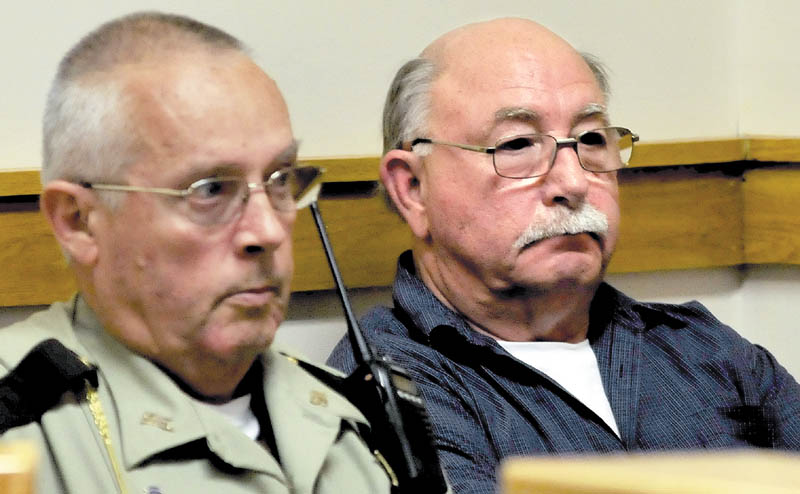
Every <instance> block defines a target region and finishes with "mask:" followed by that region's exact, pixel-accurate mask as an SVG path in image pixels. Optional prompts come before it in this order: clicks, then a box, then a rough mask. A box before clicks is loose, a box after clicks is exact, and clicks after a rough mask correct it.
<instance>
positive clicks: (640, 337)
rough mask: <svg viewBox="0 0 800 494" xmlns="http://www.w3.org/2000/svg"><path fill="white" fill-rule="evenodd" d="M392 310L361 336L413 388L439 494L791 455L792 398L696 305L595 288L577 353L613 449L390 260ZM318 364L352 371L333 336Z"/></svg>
mask: <svg viewBox="0 0 800 494" xmlns="http://www.w3.org/2000/svg"><path fill="white" fill-rule="evenodd" d="M394 304H395V307H394V308H392V309H390V308H387V307H376V308H373V309H372V310H371V311H370V312H369V313H368V314H367V315H366V316H365V317H364V318H363V319H362V321H361V323H360V324H361V327H362V330H363V331H364V332H365V334H366V337H367V339H368V340H369V342H370V343H371V344H372V345H373V347H375V348H376V349H377V350H378V352H380V353H382V354H385V355H389V356H390V357H392V359H394V360H395V361H396V362H397V363H398V364H400V365H401V366H403V367H405V368H406V369H407V370H408V371H409V373H410V374H411V375H412V377H413V378H414V379H415V381H416V382H417V383H418V385H419V387H420V390H421V393H422V394H423V397H424V398H425V400H426V404H427V407H428V411H429V412H430V415H431V420H432V422H433V429H434V433H435V435H436V445H437V447H438V449H439V455H440V458H441V460H442V464H443V466H444V467H445V470H446V472H447V475H448V478H449V481H450V484H451V485H452V487H453V492H456V493H476V494H477V493H480V494H486V493H491V492H493V491H494V490H495V488H496V469H497V467H498V466H499V464H500V462H501V460H502V459H503V458H505V457H507V456H515V455H541V454H569V453H583V452H594V453H598V452H599V453H613V452H626V451H638V450H669V449H701V448H738V447H748V446H760V447H773V448H781V449H791V450H800V385H798V383H797V381H795V380H794V379H793V378H792V376H790V375H789V374H788V372H787V371H786V370H785V369H784V368H783V367H781V366H780V365H779V364H778V363H777V362H776V361H775V358H774V357H773V356H772V355H771V354H770V353H769V352H768V351H767V350H765V349H764V348H762V347H759V346H758V345H753V344H751V343H749V342H748V341H746V340H745V339H744V338H742V337H741V336H739V335H738V334H736V333H735V332H734V331H733V330H732V329H730V328H729V327H727V326H725V325H724V324H722V323H720V322H719V321H718V320H717V319H716V318H714V316H712V315H711V313H709V312H708V310H706V309H705V308H704V307H703V306H702V305H701V304H699V303H697V302H692V303H688V304H684V305H667V304H650V303H640V302H636V301H635V300H632V299H630V298H628V297H626V296H625V295H623V294H622V293H620V292H618V291H617V290H615V289H613V288H612V287H611V286H609V285H607V284H602V285H601V286H600V288H599V289H598V292H597V294H596V295H595V298H594V300H593V302H592V309H591V314H590V321H591V323H590V328H589V342H590V343H591V346H592V349H593V350H594V353H595V355H596V356H597V363H598V365H599V367H600V375H601V377H602V380H603V386H604V388H605V392H606V396H608V400H609V402H610V403H611V409H612V410H613V412H614V418H615V419H616V422H617V424H618V426H619V431H620V435H621V438H620V437H617V435H616V434H615V433H614V432H613V431H612V430H611V429H610V428H609V427H608V426H607V425H606V424H605V423H604V422H603V420H602V419H601V418H600V417H598V416H597V415H596V414H595V413H594V412H592V411H591V410H590V409H589V408H587V407H586V406H584V405H583V404H582V403H581V402H579V401H578V400H576V399H575V398H574V397H573V396H572V395H570V394H569V393H568V392H567V391H565V390H564V389H563V388H562V387H561V386H559V385H558V384H557V383H555V382H554V381H552V380H551V379H550V378H548V377H547V376H546V375H544V374H542V373H540V372H538V371H537V370H536V369H534V368H532V367H530V366H528V365H526V364H524V363H523V362H521V361H519V360H517V359H515V358H514V357H512V356H511V355H510V354H508V352H506V351H505V350H504V349H503V348H501V347H500V346H499V345H498V344H497V343H496V342H495V341H494V339H492V338H490V337H488V336H486V335H483V334H481V333H477V332H475V331H473V330H471V329H470V328H469V327H468V325H467V323H466V321H465V320H464V319H463V318H462V317H461V316H459V315H458V314H456V313H455V312H453V311H451V310H450V309H448V308H447V307H445V306H444V305H443V304H442V303H441V302H440V301H439V300H438V299H437V298H436V297H435V296H434V295H433V294H432V293H431V292H430V290H428V289H427V288H426V287H425V285H424V284H423V283H422V281H421V280H420V279H419V278H418V277H417V276H416V275H415V272H414V264H413V260H412V257H411V253H410V252H406V253H404V254H403V255H402V256H400V260H399V262H398V270H397V277H396V279H395V283H394ZM328 363H329V364H331V365H333V366H335V367H338V368H340V369H342V370H344V371H345V372H350V371H352V370H353V368H354V366H355V362H354V360H353V357H352V351H351V349H350V344H349V341H348V340H347V339H346V337H345V338H344V339H343V340H342V341H340V342H339V344H338V345H337V346H336V348H335V349H334V351H333V353H332V354H331V356H330V358H329V360H328Z"/></svg>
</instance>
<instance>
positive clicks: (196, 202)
mask: <svg viewBox="0 0 800 494" xmlns="http://www.w3.org/2000/svg"><path fill="white" fill-rule="evenodd" d="M318 175H319V171H318V170H317V169H316V168H313V167H298V168H291V169H288V170H279V171H276V172H275V173H273V174H272V175H271V176H270V177H269V179H268V180H266V181H264V182H263V183H261V184H249V183H247V182H246V181H245V180H243V179H241V178H237V177H219V178H208V179H204V180H200V181H199V182H195V183H194V184H192V185H191V186H190V187H189V194H188V195H187V196H186V205H187V207H188V214H189V215H190V217H191V219H192V221H194V222H196V223H199V224H204V225H213V224H221V223H226V222H228V221H231V220H232V219H233V218H234V217H235V216H237V215H238V214H239V213H240V212H241V210H242V209H243V208H244V205H245V203H246V202H247V199H248V197H249V196H250V193H251V189H258V188H260V187H259V186H263V188H264V191H265V193H266V194H267V197H268V198H269V201H270V204H271V205H272V208H273V209H274V210H275V211H277V212H282V213H287V212H292V211H294V210H295V209H296V206H297V199H298V198H299V197H300V196H301V195H302V194H303V192H305V191H306V190H307V189H308V186H309V185H310V184H311V183H312V182H313V181H314V179H315V178H316V177H317V176H318Z"/></svg>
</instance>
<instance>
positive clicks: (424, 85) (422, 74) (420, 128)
mask: <svg viewBox="0 0 800 494" xmlns="http://www.w3.org/2000/svg"><path fill="white" fill-rule="evenodd" d="M581 57H582V58H583V60H584V61H585V62H586V64H587V65H588V66H589V69H591V71H592V74H594V77H595V79H596V80H597V85H598V86H599V87H600V90H601V91H603V95H604V96H605V99H606V100H608V98H609V96H610V88H609V83H608V72H607V71H606V68H605V66H604V65H603V64H602V63H601V62H600V61H599V60H598V59H597V57H595V56H593V55H590V54H588V53H581ZM436 73H437V69H436V65H435V64H434V62H433V61H432V60H429V59H426V58H415V59H413V60H410V61H408V62H406V63H405V64H403V66H402V67H400V70H398V71H397V74H395V77H394V80H393V81H392V85H391V86H390V87H389V92H388V94H387V95H386V103H385V104H384V107H383V153H384V154H386V153H387V152H389V151H390V150H392V149H395V148H397V147H398V144H399V143H401V142H403V141H408V140H410V139H414V138H416V137H420V136H423V135H425V136H426V134H427V124H428V116H429V113H430V89H431V84H433V80H434V78H435V77H436ZM420 154H423V153H420Z"/></svg>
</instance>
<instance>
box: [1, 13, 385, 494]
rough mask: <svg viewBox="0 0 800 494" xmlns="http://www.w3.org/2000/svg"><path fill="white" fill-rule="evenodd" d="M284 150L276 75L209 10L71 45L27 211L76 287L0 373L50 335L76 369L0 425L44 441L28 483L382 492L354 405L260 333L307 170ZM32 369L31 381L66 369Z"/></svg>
mask: <svg viewBox="0 0 800 494" xmlns="http://www.w3.org/2000/svg"><path fill="white" fill-rule="evenodd" d="M296 154H297V144H296V141H295V139H294V137H293V134H292V129H291V125H290V122H289V116H288V113H287V109H286V105H285V103H284V100H283V98H282V96H281V94H280V92H279V91H278V89H277V87H276V85H275V83H274V82H273V81H272V80H271V79H270V78H269V77H268V76H267V75H266V74H265V73H264V72H263V71H262V70H261V69H260V68H259V67H257V66H256V65H255V63H254V62H253V61H252V60H251V59H250V58H249V57H248V56H247V55H246V54H245V53H244V50H243V48H242V46H241V45H240V43H239V42H238V41H237V40H236V39H234V38H232V37H231V36H229V35H228V34H226V33H224V32H221V31H219V30H217V29H215V28H213V27H210V26H207V25H204V24H201V23H198V22H195V21H193V20H191V19H187V18H183V17H178V16H171V15H162V14H154V13H146V14H135V15H132V16H127V17H124V18H121V19H118V20H115V21H112V22H110V23H108V24H106V25H103V26H101V27H100V28H98V29H97V30H96V31H94V32H92V33H91V34H89V35H88V36H87V37H86V38H84V39H83V40H81V41H80V43H78V45H77V46H75V47H74V48H73V49H72V50H71V51H70V52H69V53H68V54H67V55H66V57H65V58H64V59H63V61H62V62H61V65H60V67H59V70H58V74H57V76H56V79H55V81H54V83H53V86H52V89H51V91H50V96H49V99H48V102H47V110H46V114H45V118H44V164H43V170H42V181H43V184H44V189H43V193H42V196H41V209H42V211H43V213H44V214H45V216H46V217H47V219H48V221H49V222H50V224H51V226H52V229H53V232H54V233H55V236H56V238H57V239H58V242H59V243H60V245H61V248H62V249H63V251H64V253H65V255H66V256H67V258H68V260H69V263H70V266H71V269H72V270H73V272H74V274H75V279H76V281H77V286H78V294H77V295H76V296H75V297H74V298H73V299H72V300H71V301H68V302H65V303H57V304H54V305H53V306H51V307H50V308H49V309H48V310H47V311H44V312H41V313H38V314H35V315H33V316H31V317H30V318H29V319H28V320H26V321H23V322H21V323H18V324H15V325H13V326H11V327H8V328H5V329H3V330H0V375H3V374H6V373H8V372H20V373H21V374H24V367H25V366H24V365H22V366H20V365H19V363H20V361H23V360H24V358H25V357H26V355H29V354H31V353H30V352H31V351H32V349H34V347H37V344H39V343H40V342H43V341H45V340H48V339H51V338H54V339H55V340H57V341H58V342H60V343H61V344H63V346H65V347H66V348H67V349H69V350H70V351H71V352H74V353H75V354H77V355H78V356H79V357H80V358H81V359H82V360H83V362H84V363H81V361H79V360H76V362H77V365H78V367H81V366H82V368H85V369H89V371H88V372H87V373H86V377H85V378H81V385H80V386H77V387H76V386H74V383H71V384H68V385H67V386H66V387H67V388H69V389H68V390H66V391H64V392H63V394H59V395H58V396H57V397H56V398H57V399H56V401H55V402H54V403H50V404H47V406H45V407H43V410H40V411H39V412H37V413H36V414H34V415H33V416H32V417H31V418H30V420H28V421H27V423H25V421H22V422H20V423H18V424H12V425H11V426H9V427H7V429H8V430H7V432H6V433H5V434H4V435H3V436H2V439H4V440H5V439H11V438H30V439H32V440H34V441H35V442H36V443H37V444H38V446H39V447H40V449H41V453H42V464H41V468H40V470H39V472H38V479H39V492H42V493H55V492H59V493H61V492H65V493H80V494H87V493H103V494H108V493H112V492H127V493H150V494H156V493H163V494H167V493H187V492H191V493H201V492H209V493H210V492H213V493H221V492H224V493H236V492H259V493H266V492H269V493H280V492H287V493H288V492H292V493H295V492H297V493H300V492H303V493H312V492H313V493H336V494H339V493H369V494H375V493H381V492H389V485H390V476H389V475H388V474H387V471H386V470H385V469H384V467H383V466H382V463H381V462H380V461H379V460H378V459H376V457H375V456H373V454H372V453H371V452H370V449H369V448H368V447H367V445H366V443H365V442H364V439H363V438H362V436H361V435H359V432H360V431H363V430H365V427H366V421H365V420H364V418H363V416H362V415H361V413H359V411H358V410H357V409H356V408H354V407H353V406H352V405H351V404H350V403H349V402H348V401H347V400H345V399H344V398H343V397H341V396H340V395H339V394H337V393H336V392H335V391H334V390H332V389H330V388H328V387H327V386H326V385H324V384H323V383H322V382H320V381H318V380H317V379H315V378H314V377H312V376H311V375H310V374H308V373H307V372H306V371H305V370H303V368H301V367H300V366H298V365H297V364H296V361H295V360H294V359H292V358H290V357H287V356H286V354H284V353H282V352H279V351H278V350H276V349H275V348H274V346H272V345H271V344H272V340H273V337H274V336H275V331H276V330H277V328H278V325H279V324H280V323H281V321H282V319H283V317H284V313H285V310H286V304H287V301H288V298H289V284H290V280H291V277H292V271H293V260H292V245H291V232H292V227H293V225H294V222H295V216H296V205H297V201H298V198H299V196H300V194H301V193H302V192H303V191H304V189H305V187H306V186H307V185H308V183H309V180H310V179H311V178H313V176H314V175H315V171H314V170H309V169H308V168H302V167H299V166H298V165H297V164H296V162H295V160H296ZM51 343H52V342H51ZM46 345H47V344H46ZM46 345H45V346H46ZM37 352H40V353H41V347H37V350H33V354H36V353H37ZM44 353H46V352H44ZM54 360H55V367H56V368H59V366H61V364H62V363H63V362H62V360H63V359H61V358H60V357H58V358H55V359H54ZM84 364H86V365H88V367H87V366H86V365H84ZM66 367H69V366H66ZM45 368H48V369H49V367H48V366H41V365H39V364H37V368H36V369H35V372H33V375H34V377H35V376H38V375H39V374H42V373H44V374H46V373H48V372H50V373H53V378H50V377H45V378H41V376H40V377H39V378H40V380H41V381H42V382H40V383H38V384H37V385H36V387H37V389H31V391H32V393H30V394H31V395H33V396H34V397H36V396H38V395H39V394H40V391H41V390H42V389H44V388H47V387H58V386H61V376H60V373H61V372H62V371H61V370H58V371H53V370H52V369H50V370H46V369H45ZM64 372H67V373H68V372H71V371H70V370H69V369H67V370H65V371H64ZM80 375H81V374H80V373H79V377H80ZM23 381H24V379H23ZM8 382H15V383H16V382H18V380H16V379H11V380H8ZM51 385H52V386H51ZM21 387H22V391H23V394H24V392H25V390H26V388H25V386H21ZM30 387H31V386H29V388H30ZM38 388H41V389H38ZM51 391H52V390H51ZM41 392H42V394H44V392H43V391H41ZM23 401H24V400H23ZM7 403H8V400H6V404H7ZM20 403H22V402H20ZM18 408H19V409H20V410H21V409H24V408H25V407H24V406H22V405H20V406H19V407H18ZM6 409H7V410H11V411H12V412H13V411H15V410H14V409H15V407H14V406H8V407H7V408H6ZM17 411H19V410H17Z"/></svg>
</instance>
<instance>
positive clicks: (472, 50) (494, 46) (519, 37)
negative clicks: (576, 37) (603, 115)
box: [383, 18, 609, 153]
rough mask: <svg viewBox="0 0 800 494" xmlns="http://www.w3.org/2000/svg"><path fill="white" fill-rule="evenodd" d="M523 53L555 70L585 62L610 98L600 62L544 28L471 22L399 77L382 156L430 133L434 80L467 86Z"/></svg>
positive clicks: (519, 22) (511, 21) (524, 22)
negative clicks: (449, 78) (454, 79)
mask: <svg viewBox="0 0 800 494" xmlns="http://www.w3.org/2000/svg"><path fill="white" fill-rule="evenodd" d="M520 52H523V53H526V55H528V56H531V57H538V58H542V59H543V60H542V62H541V65H542V66H544V67H550V68H551V70H558V68H559V66H560V65H561V64H563V63H566V62H568V60H566V59H565V58H567V59H572V60H573V61H575V62H576V63H578V64H585V66H586V67H587V68H588V70H590V71H591V72H592V74H593V75H594V78H595V80H596V81H597V84H598V86H599V87H600V89H601V90H602V91H603V93H604V94H605V95H606V97H607V96H608V94H609V86H608V79H607V75H606V71H605V68H604V67H603V66H602V65H601V64H600V62H599V61H598V60H596V59H595V58H594V57H593V56H591V55H588V54H585V53H579V52H577V51H576V50H575V49H574V48H573V47H572V46H571V45H570V44H569V43H567V42H566V41H565V40H564V39H562V38H561V37H559V36H558V35H556V34H555V33H553V32H552V31H550V30H548V29H547V28H545V27H544V26H542V25H541V24H538V23H536V22H533V21H531V20H528V19H520V18H503V19H495V20H491V21H487V22H480V23H475V24H468V25H466V26H462V27H459V28H456V29H454V30H452V31H450V32H448V33H445V34H444V35H442V36H441V37H439V38H438V39H436V40H435V41H433V42H432V43H431V44H430V45H428V47H427V48H425V49H424V50H423V51H422V53H421V54H420V56H419V57H418V58H415V59H413V60H411V61H409V62H407V63H406V64H404V65H403V66H402V67H401V68H400V70H399V71H398V72H397V74H396V75H395V78H394V81H393V82H392V85H391V87H390V89H389V92H388V94H387V97H386V103H385V105H384V113H383V151H384V153H386V152H387V151H389V150H391V149H394V148H396V147H397V145H398V143H400V142H402V141H406V140H410V139H413V138H415V137H419V136H420V135H423V134H426V133H427V125H428V122H429V118H430V114H429V113H430V105H431V101H430V96H431V94H430V90H431V86H432V84H433V82H434V80H435V79H437V78H439V77H441V76H443V75H448V76H452V77H458V78H461V79H465V80H467V82H469V79H474V78H476V77H478V76H479V75H480V74H481V73H483V72H485V71H491V70H496V68H497V67H503V68H511V67H513V66H514V65H515V64H514V60H513V59H510V58H508V57H512V56H515V55H514V54H518V53H520ZM498 76H500V75H498Z"/></svg>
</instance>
